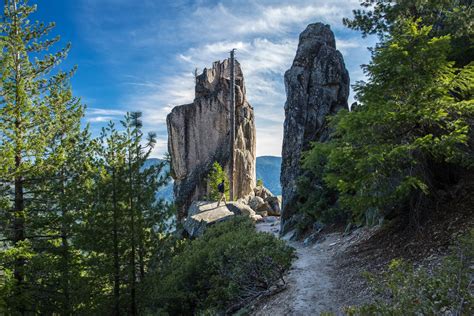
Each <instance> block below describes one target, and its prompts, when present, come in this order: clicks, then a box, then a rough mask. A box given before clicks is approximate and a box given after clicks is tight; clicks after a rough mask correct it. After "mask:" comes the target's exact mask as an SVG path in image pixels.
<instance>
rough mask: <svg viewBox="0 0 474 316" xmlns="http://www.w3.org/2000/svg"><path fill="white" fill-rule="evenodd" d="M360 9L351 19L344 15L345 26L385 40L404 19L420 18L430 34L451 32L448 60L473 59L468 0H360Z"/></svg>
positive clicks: (461, 62)
mask: <svg viewBox="0 0 474 316" xmlns="http://www.w3.org/2000/svg"><path fill="white" fill-rule="evenodd" d="M360 2H361V6H362V7H363V9H362V10H360V9H358V10H353V14H354V17H353V18H352V19H349V18H344V19H343V23H344V25H346V26H347V27H349V28H351V29H354V30H359V31H361V32H362V35H363V36H364V37H365V36H367V35H369V34H377V35H378V36H379V38H380V39H382V40H384V39H385V38H387V37H389V36H390V35H391V34H392V33H393V32H395V31H396V29H397V28H398V23H399V22H400V21H403V20H412V19H421V23H422V25H423V26H432V29H431V31H430V35H431V36H432V37H440V36H444V35H450V36H451V45H452V47H453V50H451V51H450V52H449V55H450V60H454V61H456V64H457V65H459V66H460V67H462V66H465V65H467V64H468V63H469V62H471V61H472V56H473V54H474V45H473V44H474V42H473V36H472V32H473V26H472V21H474V8H473V6H472V1H470V0H455V1H452V0H403V1H402V0H361V1H360Z"/></svg>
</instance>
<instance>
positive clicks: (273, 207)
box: [265, 196, 281, 216]
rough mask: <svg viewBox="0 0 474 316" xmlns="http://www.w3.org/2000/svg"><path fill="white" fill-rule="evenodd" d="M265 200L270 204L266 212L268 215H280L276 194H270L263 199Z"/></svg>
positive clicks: (279, 205) (279, 204)
mask: <svg viewBox="0 0 474 316" xmlns="http://www.w3.org/2000/svg"><path fill="white" fill-rule="evenodd" d="M265 202H266V203H267V204H268V205H269V206H270V211H269V212H268V215H271V216H280V215H281V200H280V199H279V198H278V197H277V196H270V197H268V198H267V199H266V200H265Z"/></svg>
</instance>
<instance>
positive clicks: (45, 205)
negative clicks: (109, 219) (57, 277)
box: [0, 0, 83, 314]
mask: <svg viewBox="0 0 474 316" xmlns="http://www.w3.org/2000/svg"><path fill="white" fill-rule="evenodd" d="M35 11H36V6H29V5H28V2H27V1H21V0H18V1H17V0H9V1H6V3H5V7H4V19H3V22H2V24H1V29H0V37H1V42H2V53H1V54H2V56H1V58H0V59H1V61H2V65H1V68H0V70H1V87H2V90H1V95H0V106H1V107H0V123H1V124H0V161H1V162H2V167H1V172H2V173H1V174H0V181H1V185H0V187H1V188H3V189H4V192H3V197H4V198H3V203H4V204H5V207H4V208H2V214H1V217H2V218H3V219H5V221H6V229H5V234H6V236H5V237H6V238H7V239H8V242H7V244H6V250H4V251H3V255H2V266H3V267H4V270H5V271H7V272H8V271H12V274H13V276H14V280H15V282H14V283H13V287H12V289H11V292H10V294H9V296H8V298H7V301H8V306H9V309H10V312H11V313H17V314H25V313H27V312H30V311H33V310H34V309H35V306H36V305H37V304H38V303H39V302H38V299H37V297H35V295H39V294H42V293H40V292H39V291H38V289H39V288H40V287H41V286H42V285H41V284H39V285H38V284H33V283H32V282H31V281H30V280H33V279H34V275H35V274H36V272H37V268H38V267H37V266H34V265H33V263H34V262H36V260H37V259H39V258H40V257H38V255H39V254H41V255H43V254H44V253H43V252H44V249H39V248H38V247H40V246H42V245H44V243H45V240H50V242H51V243H54V242H55V241H54V240H61V237H60V236H54V233H52V232H50V231H48V230H47V229H45V227H43V226H42V223H43V221H44V219H45V218H47V217H48V215H50V214H51V212H53V210H52V209H50V208H49V206H51V205H58V203H59V202H58V201H54V200H48V201H41V199H40V196H39V194H38V192H37V190H43V189H45V188H44V184H43V183H44V180H45V179H46V178H47V177H49V176H51V175H53V174H57V171H58V170H60V169H61V164H62V163H64V161H65V160H64V156H63V154H62V153H61V151H62V148H63V145H64V143H62V144H57V145H56V143H60V139H62V140H65V139H69V137H70V135H71V133H72V134H73V133H75V132H76V131H77V126H78V124H79V120H80V117H81V116H82V111H83V109H82V106H81V105H80V103H79V101H78V100H76V99H74V98H73V97H72V94H71V92H70V86H69V83H68V82H69V78H70V77H71V75H72V74H73V72H74V69H73V70H72V71H70V72H66V73H65V72H62V71H57V72H55V73H54V72H53V69H54V68H55V66H56V65H58V64H59V63H60V62H61V61H62V60H63V59H64V58H65V57H66V55H67V52H68V51H69V48H70V45H66V47H64V48H63V49H61V50H59V51H58V52H56V53H54V54H50V53H46V52H47V51H48V50H49V49H51V48H52V47H53V46H54V45H55V44H56V43H58V41H59V37H55V38H52V39H47V38H46V39H44V38H45V36H46V35H47V34H48V33H49V32H50V31H51V29H52V28H53V27H54V23H50V24H44V23H39V22H36V23H31V22H30V20H29V17H30V15H31V14H32V13H34V12H35ZM58 135H60V136H58ZM52 148H55V149H56V150H55V151H52V150H51V149H52ZM43 258H44V259H46V260H49V259H51V257H50V256H48V255H44V256H43ZM46 265H47V264H45V266H46ZM43 280H44V279H43ZM44 282H46V283H47V282H48V280H44Z"/></svg>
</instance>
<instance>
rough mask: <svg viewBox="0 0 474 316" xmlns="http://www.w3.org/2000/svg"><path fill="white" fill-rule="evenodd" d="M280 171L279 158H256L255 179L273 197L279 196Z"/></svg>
mask: <svg viewBox="0 0 474 316" xmlns="http://www.w3.org/2000/svg"><path fill="white" fill-rule="evenodd" d="M280 169H281V157H275V156H261V157H257V179H262V181H263V185H264V186H265V187H266V188H267V189H269V190H270V191H271V192H272V193H273V194H275V195H281V184H280Z"/></svg>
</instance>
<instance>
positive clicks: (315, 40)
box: [281, 23, 349, 233]
mask: <svg viewBox="0 0 474 316" xmlns="http://www.w3.org/2000/svg"><path fill="white" fill-rule="evenodd" d="M285 87H286V94H287V101H286V104H285V125H284V134H283V149H282V168H281V186H282V194H283V205H282V230H281V231H282V233H286V232H288V231H289V230H290V229H291V228H293V227H294V225H295V224H296V222H297V221H298V219H297V214H296V209H295V207H296V204H297V202H298V201H297V200H298V197H297V192H296V182H297V179H298V178H299V177H300V176H301V175H302V170H301V169H300V164H301V162H300V160H301V153H302V152H303V151H305V150H308V149H309V148H310V144H311V142H314V141H323V142H324V141H326V140H327V139H328V137H329V131H328V124H327V116H328V115H332V114H334V113H336V112H338V111H339V110H341V109H345V108H347V107H348V105H347V98H348V96H349V74H348V72H347V70H346V68H345V65H344V59H343V57H342V54H341V53H340V52H339V51H338V50H336V42H335V39H334V34H333V32H332V31H331V29H330V27H329V25H324V24H322V23H315V24H310V25H308V27H307V28H306V30H304V31H303V33H301V34H300V38H299V44H298V50H297V52H296V57H295V59H294V61H293V65H292V66H291V68H290V69H289V70H288V71H287V72H286V73H285Z"/></svg>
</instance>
